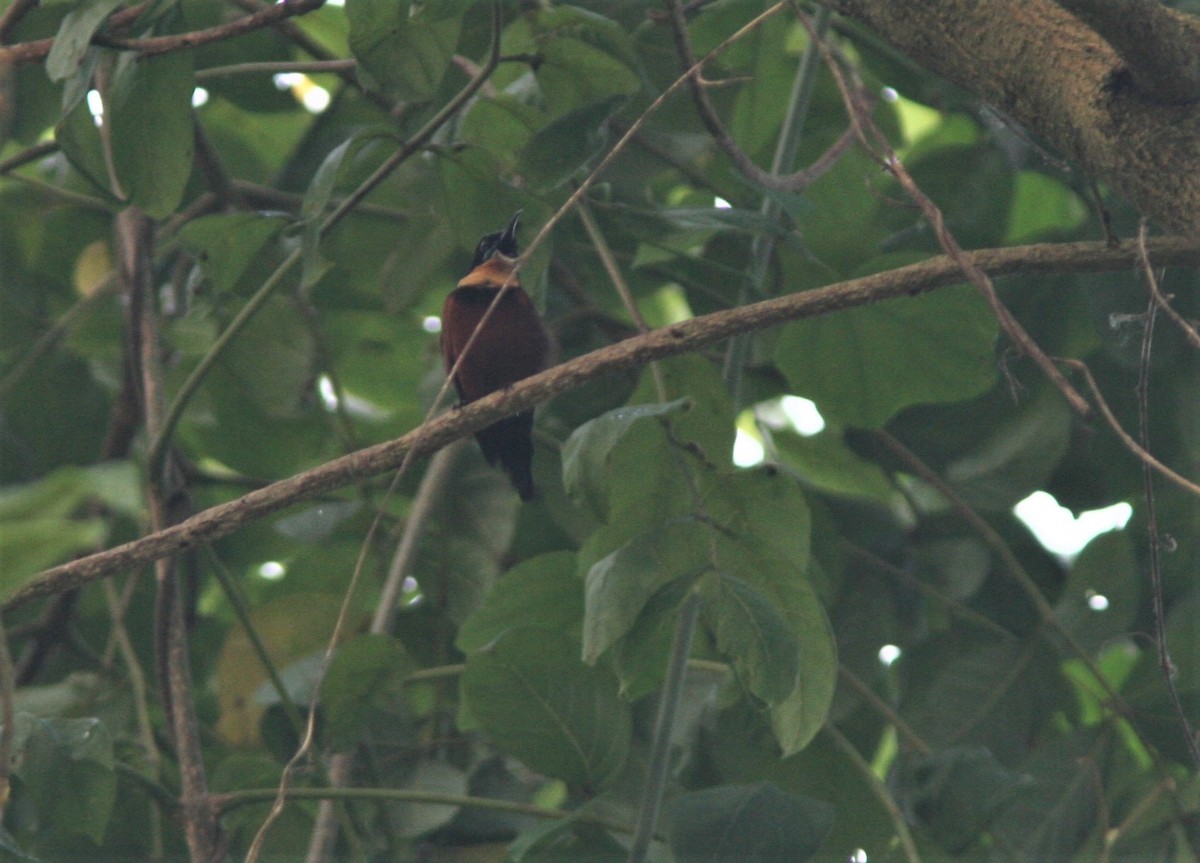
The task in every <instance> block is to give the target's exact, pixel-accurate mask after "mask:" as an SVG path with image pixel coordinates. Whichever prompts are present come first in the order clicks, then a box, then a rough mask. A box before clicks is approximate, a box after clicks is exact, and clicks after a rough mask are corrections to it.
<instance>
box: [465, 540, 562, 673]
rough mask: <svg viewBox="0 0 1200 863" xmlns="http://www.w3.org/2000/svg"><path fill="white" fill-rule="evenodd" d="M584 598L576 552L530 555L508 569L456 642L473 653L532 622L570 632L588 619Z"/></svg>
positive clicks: (558, 630) (466, 624)
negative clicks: (576, 566) (584, 608)
mask: <svg viewBox="0 0 1200 863" xmlns="http://www.w3.org/2000/svg"><path fill="white" fill-rule="evenodd" d="M582 599H583V592H582V590H581V585H580V583H579V577H578V575H577V574H576V572H575V555H574V554H573V553H572V552H569V551H552V552H550V553H548V554H542V555H538V556H537V557H532V558H529V559H528V560H524V561H522V562H521V563H519V564H517V565H516V566H514V567H513V568H512V569H510V570H508V572H506V573H504V579H503V581H502V582H501V583H499V584H497V585H496V587H495V588H494V589H493V590H492V591H491V592H490V593H488V595H487V596H485V597H484V599H483V603H482V605H480V606H479V608H477V609H475V611H474V613H472V614H471V616H470V617H468V618H467V619H466V620H465V621H463V624H462V626H461V627H460V628H459V630H458V637H457V638H456V639H455V642H454V643H455V646H456V647H458V649H459V650H461V651H463V652H464V653H472V652H474V651H477V650H482V649H484V648H486V647H487V646H488V645H489V644H491V643H492V642H494V641H495V640H496V639H497V638H499V637H500V636H502V635H503V634H504V633H506V632H508V631H509V630H510V629H513V628H514V627H517V626H526V625H531V624H532V625H536V626H540V627H545V628H546V629H550V630H554V631H557V632H570V631H572V630H574V629H577V628H578V627H579V623H580V621H581V620H582V619H583V601H582Z"/></svg>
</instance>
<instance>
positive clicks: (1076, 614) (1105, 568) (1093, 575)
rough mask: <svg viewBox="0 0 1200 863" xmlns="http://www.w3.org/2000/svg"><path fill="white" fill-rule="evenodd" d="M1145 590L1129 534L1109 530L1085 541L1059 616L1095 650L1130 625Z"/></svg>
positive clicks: (1065, 627)
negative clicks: (1141, 586) (1142, 586)
mask: <svg viewBox="0 0 1200 863" xmlns="http://www.w3.org/2000/svg"><path fill="white" fill-rule="evenodd" d="M1140 593H1141V590H1140V582H1139V572H1138V565H1137V555H1136V554H1135V553H1134V550H1133V542H1132V540H1131V539H1130V535H1129V533H1128V532H1127V531H1124V530H1110V531H1108V532H1107V533H1102V534H1100V535H1099V536H1097V537H1096V538H1095V539H1093V540H1092V541H1091V542H1089V543H1088V544H1087V545H1086V546H1084V549H1083V551H1081V552H1080V553H1079V557H1077V558H1076V559H1075V562H1074V563H1073V564H1072V565H1071V574H1070V575H1069V576H1068V578H1067V584H1066V586H1065V587H1064V588H1063V590H1062V593H1061V594H1059V597H1058V601H1057V602H1056V603H1055V604H1054V616H1055V617H1057V618H1058V622H1059V624H1060V625H1061V626H1062V628H1063V630H1065V631H1066V632H1067V633H1068V634H1069V635H1071V636H1072V638H1074V640H1075V643H1076V644H1078V645H1079V646H1080V647H1082V648H1083V649H1084V650H1085V651H1087V652H1088V653H1090V654H1092V655H1093V656H1094V655H1097V654H1098V653H1099V652H1100V651H1101V650H1102V649H1103V648H1104V647H1105V646H1106V643H1107V642H1108V641H1110V640H1111V639H1115V638H1118V637H1120V636H1122V635H1124V634H1125V633H1127V632H1128V631H1129V629H1130V627H1131V626H1132V624H1133V621H1134V618H1135V617H1136V616H1137V613H1138V601H1139V596H1140Z"/></svg>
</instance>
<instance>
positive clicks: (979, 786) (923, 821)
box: [893, 746, 1032, 854]
mask: <svg viewBox="0 0 1200 863" xmlns="http://www.w3.org/2000/svg"><path fill="white" fill-rule="evenodd" d="M1030 784H1032V780H1030V779H1028V778H1027V777H1024V776H1022V775H1021V774H1019V773H1014V772H1013V771H1011V770H1008V769H1007V768H1005V767H1004V766H1002V765H1001V764H1000V763H999V762H998V761H996V757H995V756H994V755H993V754H992V753H991V752H990V751H989V750H988V749H986V748H985V747H982V746H954V747H951V748H949V749H944V750H941V751H939V752H934V753H931V754H929V755H926V756H921V757H913V758H909V759H903V760H902V761H901V763H900V764H899V766H898V767H897V773H896V774H895V775H894V776H893V785H894V786H896V787H897V788H898V790H899V793H898V794H897V799H898V802H899V803H900V805H901V806H903V807H904V811H905V815H907V816H908V819H909V820H910V821H911V822H913V823H915V824H920V825H922V826H923V827H926V828H927V829H928V830H929V831H930V833H931V834H932V835H933V837H934V839H935V840H936V841H937V843H938V844H939V845H941V846H942V847H943V848H945V849H946V850H947V851H949V852H951V853H952V854H959V853H962V852H963V851H965V850H966V849H967V848H968V847H970V846H971V845H972V844H973V843H974V842H975V840H976V839H977V838H978V837H979V836H980V834H981V833H982V832H983V831H984V830H985V829H986V828H987V826H988V824H989V823H990V822H991V820H992V819H993V818H994V817H995V816H996V814H997V813H998V812H999V811H1000V810H1001V809H1002V808H1003V807H1004V806H1005V805H1007V804H1008V802H1009V801H1011V800H1012V799H1013V797H1014V796H1015V795H1016V794H1018V793H1019V792H1020V791H1021V789H1022V788H1025V787H1028V786H1029V785H1030Z"/></svg>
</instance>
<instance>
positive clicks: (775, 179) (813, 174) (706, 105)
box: [667, 0, 854, 194]
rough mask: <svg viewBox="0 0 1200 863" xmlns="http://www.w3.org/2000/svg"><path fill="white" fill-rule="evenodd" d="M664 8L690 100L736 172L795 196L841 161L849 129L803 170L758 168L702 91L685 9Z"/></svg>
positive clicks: (674, 2)
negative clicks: (778, 171)
mask: <svg viewBox="0 0 1200 863" xmlns="http://www.w3.org/2000/svg"><path fill="white" fill-rule="evenodd" d="M667 8H668V11H669V13H670V14H669V15H668V16H667V19H668V21H669V22H670V24H671V33H672V35H673V36H674V38H675V50H676V52H677V53H678V54H679V59H680V61H681V63H682V65H683V67H684V68H685V69H688V76H687V83H688V87H689V88H690V89H691V91H692V100H693V101H694V102H695V103H696V112H697V113H698V114H699V115H700V120H701V121H702V122H703V123H704V127H705V128H706V129H708V133H709V134H710V135H712V138H713V140H714V141H716V143H717V146H719V147H720V148H721V149H722V150H723V151H724V152H725V155H727V156H728V157H729V158H730V160H731V161H732V162H733V164H734V165H735V166H736V167H737V169H738V171H740V172H741V173H742V175H743V176H745V177H746V179H748V180H749V181H750V182H751V183H753V184H754V185H756V186H761V187H762V188H764V189H771V190H772V191H777V192H789V193H792V194H796V193H798V192H802V191H803V190H804V189H805V188H807V187H808V186H809V185H811V184H812V183H813V182H814V181H816V180H817V179H819V178H820V177H821V176H822V175H823V174H825V173H827V172H828V171H829V170H830V169H831V168H832V167H833V166H834V165H835V164H837V161H838V159H839V158H841V156H842V155H843V154H844V153H845V152H846V150H848V149H849V147H850V144H851V143H853V140H854V136H853V135H852V134H850V133H849V130H847V132H846V133H845V134H843V135H842V136H841V137H839V138H838V140H836V141H835V142H834V143H833V144H832V146H830V147H829V149H828V150H826V151H825V152H824V153H823V154H821V155H820V156H819V157H818V158H817V159H816V161H814V162H813V164H812V165H810V166H809V167H808V168H806V169H804V170H801V171H796V172H794V173H791V174H786V175H779V174H773V173H771V172H770V171H764V170H763V169H762V168H760V167H758V165H757V164H755V162H754V160H753V159H751V158H750V156H749V155H748V154H747V153H746V151H745V150H743V149H742V148H741V147H740V146H738V143H737V141H735V140H734V138H733V135H731V134H729V130H727V129H726V128H725V124H724V123H722V122H721V117H720V115H719V114H718V113H717V109H716V108H715V107H714V106H713V104H712V100H710V99H709V98H708V92H707V91H706V90H705V82H704V80H703V78H701V75H700V66H702V65H703V64H702V63H701V64H698V63H697V62H696V52H695V51H693V50H692V43H691V40H690V39H689V38H688V32H687V21H686V20H685V17H684V10H683V8H682V7H681V6H680V4H679V0H669V2H668V3H667Z"/></svg>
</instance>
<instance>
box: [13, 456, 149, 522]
mask: <svg viewBox="0 0 1200 863" xmlns="http://www.w3.org/2000/svg"><path fill="white" fill-rule="evenodd" d="M140 482H141V480H140V477H139V475H138V470H137V468H136V467H135V466H134V465H133V463H131V462H124V461H112V462H104V463H102V464H97V465H92V466H91V467H63V468H59V469H58V470H56V471H54V472H53V473H51V474H48V475H47V476H44V477H42V478H41V479H39V480H37V481H35V482H31V483H27V484H25V485H12V486H0V523H3V522H6V521H19V520H26V519H51V518H55V517H63V518H65V517H66V516H68V515H70V514H71V513H72V512H74V511H75V510H76V508H78V507H79V505H80V504H81V503H83V502H84V501H87V500H95V501H98V502H101V503H104V504H105V505H106V506H108V507H110V508H111V509H114V510H116V511H117V512H121V513H125V514H127V515H135V516H136V515H140V514H141V513H142V499H141V490H140Z"/></svg>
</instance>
